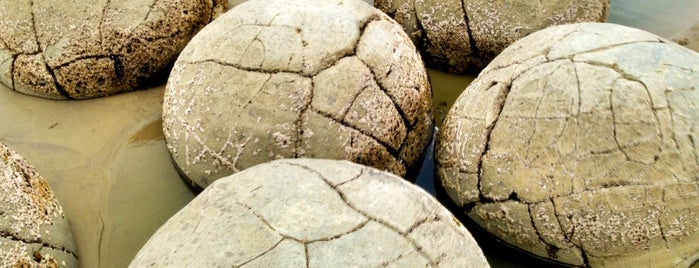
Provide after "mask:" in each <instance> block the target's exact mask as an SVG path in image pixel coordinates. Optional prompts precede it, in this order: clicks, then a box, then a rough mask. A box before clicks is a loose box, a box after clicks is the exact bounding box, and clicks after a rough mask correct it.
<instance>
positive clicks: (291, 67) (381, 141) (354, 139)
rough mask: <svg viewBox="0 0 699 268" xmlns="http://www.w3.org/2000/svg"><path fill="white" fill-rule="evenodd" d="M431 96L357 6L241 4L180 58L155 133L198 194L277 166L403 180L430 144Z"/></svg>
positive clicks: (423, 75)
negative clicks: (358, 170) (344, 165)
mask: <svg viewBox="0 0 699 268" xmlns="http://www.w3.org/2000/svg"><path fill="white" fill-rule="evenodd" d="M431 94H432V93H431V89H430V85H429V80H428V77H427V72H426V70H425V68H424V65H423V63H422V61H421V58H420V55H419V53H418V52H417V50H416V49H415V46H414V45H413V44H412V43H411V42H410V39H409V38H408V37H407V36H406V35H405V33H404V32H403V30H402V29H401V28H400V26H399V25H398V24H396V22H395V21H393V20H392V19H391V18H389V17H388V16H386V15H385V14H383V13H382V12H381V11H379V10H378V9H376V8H373V7H372V6H370V5H368V4H367V3H364V2H362V1H360V0H344V1H327V0H308V1H295V0H252V1H246V2H244V3H242V4H240V5H238V6H236V7H235V8H233V9H231V10H230V11H229V12H227V13H226V14H224V15H223V16H221V17H220V18H218V19H217V20H215V21H214V22H212V23H211V24H209V25H207V26H206V27H204V29H202V30H201V32H199V33H198V34H197V35H196V36H195V37H194V38H193V39H192V41H191V42H190V43H189V44H188V45H187V47H186V48H185V49H184V50H183V51H182V54H181V55H180V56H179V58H178V59H177V61H176V62H175V66H174V67H173V70H172V73H171V74H170V77H169V79H168V83H167V86H166V92H165V101H164V104H163V128H164V133H165V138H166V141H167V144H168V149H169V150H170V152H171V154H172V156H173V159H174V160H175V162H176V163H177V165H178V167H179V168H180V169H181V171H182V173H183V174H184V175H185V176H186V177H187V178H188V179H189V180H191V181H192V182H193V183H194V184H195V185H197V186H199V187H206V186H207V185H208V184H210V183H211V182H212V181H213V180H215V179H218V178H220V177H223V176H227V175H230V174H232V173H235V172H238V171H239V170H242V169H244V168H247V167H250V166H253V165H256V164H259V163H263V162H267V161H270V160H273V159H277V158H301V157H307V158H328V159H347V160H351V161H354V162H358V163H361V164H366V165H369V166H373V167H376V168H379V169H383V170H388V171H391V172H393V173H395V174H397V175H400V176H404V175H406V174H408V177H410V174H411V173H412V172H413V171H417V168H416V167H418V166H419V164H420V163H421V162H420V158H421V157H422V155H423V152H424V150H425V149H426V148H427V145H428V143H429V140H430V138H431V132H432V126H433V122H432V95H431ZM414 173H417V172H414Z"/></svg>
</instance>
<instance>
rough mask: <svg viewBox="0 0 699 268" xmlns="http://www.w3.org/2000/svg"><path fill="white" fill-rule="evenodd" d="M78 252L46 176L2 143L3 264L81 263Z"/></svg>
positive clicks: (0, 234)
mask: <svg viewBox="0 0 699 268" xmlns="http://www.w3.org/2000/svg"><path fill="white" fill-rule="evenodd" d="M75 252H76V249H75V244H74V242H73V236H72V234H71V231H70V226H69V225H68V221H67V220H66V218H65V215H63V208H61V205H60V204H58V201H57V200H56V197H55V196H54V195H53V192H52V191H51V188H50V187H49V185H48V183H47V182H46V180H44V178H42V177H41V175H39V173H37V172H36V170H35V169H34V168H33V167H32V166H30V165H29V164H28V163H27V162H26V160H24V158H22V156H20V155H18V154H17V153H16V152H14V151H12V150H10V149H9V148H7V146H5V145H4V144H2V143H0V267H78V260H77V256H76V253H75Z"/></svg>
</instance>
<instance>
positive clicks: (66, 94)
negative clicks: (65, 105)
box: [12, 55, 73, 99]
mask: <svg viewBox="0 0 699 268" xmlns="http://www.w3.org/2000/svg"><path fill="white" fill-rule="evenodd" d="M42 59H43V60H44V66H45V67H46V71H48V72H49V74H50V75H51V78H52V79H53V84H54V86H55V87H56V90H57V91H58V93H59V94H61V96H62V97H64V98H66V99H73V97H72V96H70V93H69V92H68V91H66V90H65V88H63V85H61V84H60V83H59V82H58V79H56V73H55V72H54V70H53V69H52V68H51V67H50V66H49V64H48V63H46V57H44V56H43V55H42ZM12 81H14V80H12Z"/></svg>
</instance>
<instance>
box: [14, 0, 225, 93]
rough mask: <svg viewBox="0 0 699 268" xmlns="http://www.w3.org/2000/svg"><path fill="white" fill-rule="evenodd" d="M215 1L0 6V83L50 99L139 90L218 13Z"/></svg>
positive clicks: (79, 0) (221, 5)
mask: <svg viewBox="0 0 699 268" xmlns="http://www.w3.org/2000/svg"><path fill="white" fill-rule="evenodd" d="M226 5H227V2H226V1H222V0H207V1H198V0H185V1H175V0H165V1H155V0H125V1H106V0H99V1H87V0H75V1H58V2H56V1H30V0H21V1H3V2H2V3H0V83H2V84H4V85H5V86H7V87H8V88H11V89H14V90H16V91H19V92H22V93H25V94H29V95H35V96H40V97H46V98H52V99H84V98H92V97H99V96H105V95H111V94H115V93H119V92H123V91H128V90H134V89H136V88H139V87H144V86H146V85H147V84H148V83H149V82H150V80H151V79H152V78H153V76H156V75H157V74H158V73H162V72H166V71H167V68H168V66H169V65H170V64H172V62H173V61H174V60H175V57H176V56H177V54H178V53H179V52H180V51H181V50H182V48H183V47H184V46H185V44H186V43H187V42H188V41H189V39H190V38H191V37H192V36H193V35H194V34H195V33H196V32H197V31H198V30H199V29H201V27H203V26H204V25H205V24H206V23H208V22H209V21H211V20H212V18H213V17H214V16H215V15H216V14H217V13H220V12H222V11H223V10H224V9H225V7H226Z"/></svg>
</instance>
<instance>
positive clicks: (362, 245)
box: [131, 159, 488, 267]
mask: <svg viewBox="0 0 699 268" xmlns="http://www.w3.org/2000/svg"><path fill="white" fill-rule="evenodd" d="M172 265H176V266H187V267H215V266H225V267H379V266H383V267H488V263H487V262H486V259H485V257H484V256H483V253H482V251H481V250H480V248H479V247H478V245H477V244H476V242H475V240H474V239H473V238H472V237H471V235H470V234H469V232H468V231H467V230H466V228H464V226H463V225H461V223H460V222H459V221H458V220H456V219H455V218H454V216H453V215H452V214H450V213H449V211H448V210H447V209H445V208H444V207H442V205H440V204H439V202H437V200H435V199H434V197H432V196H430V195H429V194H428V193H427V192H425V191H424V190H422V189H420V188H418V187H417V186H415V185H412V184H410V183H409V182H407V181H405V180H403V179H402V178H400V177H397V176H395V175H393V174H391V173H387V172H383V171H379V170H377V169H374V168H371V167H366V166H362V165H358V164H355V163H351V162H348V161H340V160H323V159H283V160H275V161H272V162H269V163H265V164H260V165H257V166H254V167H250V168H248V169H246V170H244V171H241V172H239V173H236V174H234V175H231V176H228V177H225V178H222V179H220V180H217V181H215V182H214V183H213V184H211V185H210V186H209V187H207V188H206V189H205V190H204V191H203V192H202V193H201V194H200V195H199V196H197V197H196V198H195V199H194V200H193V201H192V202H191V203H189V204H188V205H187V206H186V207H184V208H183V209H182V210H180V211H179V212H178V213H177V214H175V215H174V216H173V217H172V218H170V219H169V220H168V221H167V222H166V223H165V224H164V225H163V226H162V227H161V228H160V229H158V231H156V233H155V234H154V235H153V236H152V237H151V238H150V240H148V242H147V243H146V245H145V246H144V247H143V248H142V249H141V251H140V252H139V253H138V254H137V255H136V257H135V259H134V261H133V262H132V263H131V267H143V266H163V267H167V266H172Z"/></svg>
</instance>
